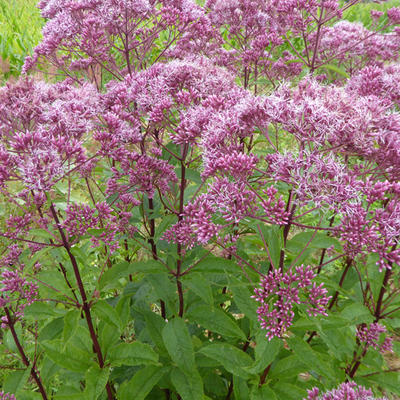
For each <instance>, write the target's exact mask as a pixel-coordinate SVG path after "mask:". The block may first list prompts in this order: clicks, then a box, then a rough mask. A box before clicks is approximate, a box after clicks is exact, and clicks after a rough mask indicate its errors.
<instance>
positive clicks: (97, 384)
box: [84, 365, 110, 399]
mask: <svg viewBox="0 0 400 400" xmlns="http://www.w3.org/2000/svg"><path fill="white" fill-rule="evenodd" d="M109 376H110V369H109V368H99V367H98V366H97V365H96V366H93V367H92V368H90V369H89V370H88V371H87V372H86V374H85V383H86V387H85V392H84V394H85V395H87V396H88V397H89V398H90V399H97V398H98V397H99V396H100V394H101V393H102V391H103V390H104V388H105V387H106V384H107V381H108V377H109Z"/></svg>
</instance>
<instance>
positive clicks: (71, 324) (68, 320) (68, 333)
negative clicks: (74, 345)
mask: <svg viewBox="0 0 400 400" xmlns="http://www.w3.org/2000/svg"><path fill="white" fill-rule="evenodd" d="M80 314H81V313H80V311H79V310H70V311H68V312H67V314H65V316H64V329H63V342H64V350H65V348H66V347H67V343H68V341H69V339H70V338H71V337H72V336H73V335H74V333H75V332H76V329H77V327H78V324H79V319H80Z"/></svg>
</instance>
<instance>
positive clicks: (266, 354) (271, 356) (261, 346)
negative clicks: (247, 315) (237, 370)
mask: <svg viewBox="0 0 400 400" xmlns="http://www.w3.org/2000/svg"><path fill="white" fill-rule="evenodd" d="M256 343H257V344H256V348H255V357H256V360H255V362H254V363H253V365H252V366H251V367H250V368H249V370H248V371H249V372H251V373H254V374H257V373H260V372H261V371H263V370H264V369H265V368H266V367H267V366H268V365H269V364H271V363H272V362H273V361H274V360H275V358H276V356H277V355H278V353H279V351H280V350H281V348H282V341H281V340H280V339H278V338H274V339H272V340H271V341H269V340H268V339H267V338H266V337H265V336H264V334H263V333H259V334H258V336H257V342H256Z"/></svg>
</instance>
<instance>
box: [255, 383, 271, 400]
mask: <svg viewBox="0 0 400 400" xmlns="http://www.w3.org/2000/svg"><path fill="white" fill-rule="evenodd" d="M266 399H268V400H278V398H277V397H276V395H275V393H274V391H273V390H272V389H271V388H269V387H268V386H266V385H263V386H261V387H258V385H257V386H254V387H253V389H252V390H251V394H250V400H266Z"/></svg>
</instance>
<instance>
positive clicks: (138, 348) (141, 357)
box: [108, 342, 158, 366]
mask: <svg viewBox="0 0 400 400" xmlns="http://www.w3.org/2000/svg"><path fill="white" fill-rule="evenodd" d="M108 360H109V361H110V362H111V365H112V366H120V365H146V364H157V363H158V354H157V353H156V352H155V351H154V350H153V349H152V348H151V346H149V345H148V344H145V343H140V342H133V343H120V344H119V345H117V346H115V347H114V348H113V349H111V351H110V353H109V356H108Z"/></svg>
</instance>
